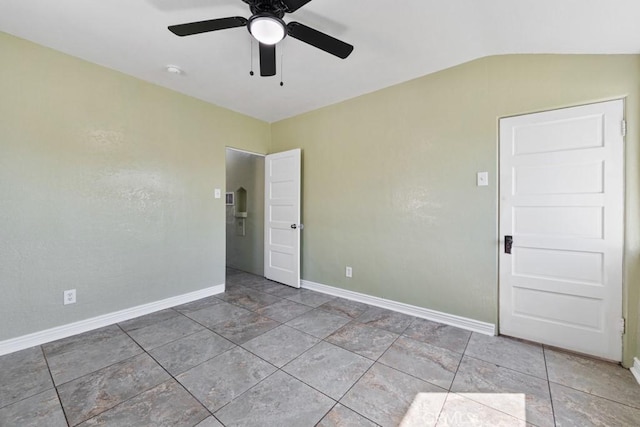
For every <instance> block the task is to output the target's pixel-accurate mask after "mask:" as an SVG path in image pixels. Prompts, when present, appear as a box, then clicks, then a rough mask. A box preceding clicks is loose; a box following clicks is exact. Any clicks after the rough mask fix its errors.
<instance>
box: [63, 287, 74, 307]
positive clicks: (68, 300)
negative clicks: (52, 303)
mask: <svg viewBox="0 0 640 427" xmlns="http://www.w3.org/2000/svg"><path fill="white" fill-rule="evenodd" d="M63 298H64V305H67V304H75V303H76V290H75V289H69V290H67V291H64V296H63Z"/></svg>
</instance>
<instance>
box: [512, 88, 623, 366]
mask: <svg viewBox="0 0 640 427" xmlns="http://www.w3.org/2000/svg"><path fill="white" fill-rule="evenodd" d="M623 113H624V104H623V101H622V100H618V101H610V102H603V103H598V104H591V105H585V106H580V107H574V108H566V109H561V110H555V111H548V112H543V113H537V114H529V115H524V116H518V117H510V118H505V119H502V120H500V234H501V239H500V333H501V334H505V335H510V336H514V337H519V338H524V339H527V340H532V341H536V342H540V343H544V344H549V345H553V346H558V347H562V348H566V349H569V350H573V351H577V352H581V353H586V354H591V355H594V356H598V357H603V358H606V359H610V360H615V361H619V360H621V356H622V328H621V321H622V249H623V219H624V218H623V203H624V189H623V153H624V146H623V139H624V138H623V133H624V132H623V129H624V126H623ZM510 237H511V238H512V247H511V248H510V252H511V253H507V252H509V248H508V247H507V246H508V245H506V244H505V241H507V243H508V241H509V239H510Z"/></svg>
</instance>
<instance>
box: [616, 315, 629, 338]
mask: <svg viewBox="0 0 640 427" xmlns="http://www.w3.org/2000/svg"><path fill="white" fill-rule="evenodd" d="M618 327H619V328H620V333H621V334H622V335H624V334H625V333H626V332H627V322H626V321H625V318H624V317H623V318H621V319H620V320H619V321H618Z"/></svg>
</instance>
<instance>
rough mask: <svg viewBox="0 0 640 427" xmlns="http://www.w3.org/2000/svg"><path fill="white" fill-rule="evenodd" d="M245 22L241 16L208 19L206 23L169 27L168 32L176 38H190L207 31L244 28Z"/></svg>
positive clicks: (199, 22)
mask: <svg viewBox="0 0 640 427" xmlns="http://www.w3.org/2000/svg"><path fill="white" fill-rule="evenodd" d="M245 25H247V20H246V19H245V18H243V17H241V16H233V17H230V18H220V19H209V20H208V21H198V22H190V23H188V24H180V25H171V26H170V27H169V31H171V32H172V33H173V34H175V35H176V36H181V37H183V36H190V35H193V34H200V33H208V32H209V31H217V30H226V29H227V28H235V27H244V26H245Z"/></svg>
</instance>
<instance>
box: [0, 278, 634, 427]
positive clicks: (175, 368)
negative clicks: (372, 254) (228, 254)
mask: <svg viewBox="0 0 640 427" xmlns="http://www.w3.org/2000/svg"><path fill="white" fill-rule="evenodd" d="M76 425H81V426H117V427H122V426H165V425H166V426H189V427H191V426H200V427H205V426H209V427H211V426H221V425H224V426H278V427H283V426H316V425H317V426H325V427H328V426H376V425H381V426H397V425H402V426H421V427H422V426H521V425H522V426H526V425H533V426H543V427H544V426H554V425H555V426H580V427H585V426H591V425H593V426H640V385H638V383H637V382H636V381H635V379H634V378H633V376H632V375H631V373H630V372H629V371H628V370H626V369H623V368H622V367H620V366H617V365H613V364H609V363H606V362H602V361H598V360H593V359H589V358H585V357H581V356H577V355H573V354H570V353H565V352H561V351H558V350H554V349H550V348H547V347H545V346H541V345H538V344H533V343H529V342H523V341H519V340H515V339H510V338H506V337H489V336H484V335H480V334H476V333H471V332H468V331H465V330H461V329H458V328H454V327H451V326H446V325H442V324H438V323H434V322H430V321H427V320H423V319H418V318H414V317H411V316H407V315H404V314H400V313H395V312H391V311H387V310H384V309H380V308H377V307H372V306H369V305H366V304H362V303H358V302H353V301H347V300H344V299H340V298H334V297H332V296H328V295H324V294H320V293H316V292H312V291H309V290H304V289H302V290H295V289H292V288H288V287H285V286H282V285H279V284H276V283H274V282H270V281H268V280H265V279H263V278H260V277H257V276H253V275H250V274H248V273H243V272H239V271H237V270H230V271H229V272H228V277H227V291H226V292H225V293H224V294H221V295H216V296H215V297H209V298H205V299H202V300H199V301H196V302H193V303H189V304H185V305H182V306H178V307H174V308H172V309H167V310H162V311H159V312H157V313H153V314H150V315H147V316H143V317H140V318H137V319H133V320H130V321H127V322H123V323H120V324H117V325H112V326H108V327H106V328H102V329H99V330H96V331H91V332H88V333H85V334H80V335H77V336H73V337H70V338H66V339H63V340H60V341H56V342H52V343H48V344H45V345H42V346H39V347H34V348H29V349H26V350H23V351H20V352H16V353H13V354H9V355H6V356H2V357H0V426H2V427H5V426H7V427H9V426H10V427H13V426H16V427H22V426H46V427H55V426H76Z"/></svg>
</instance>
